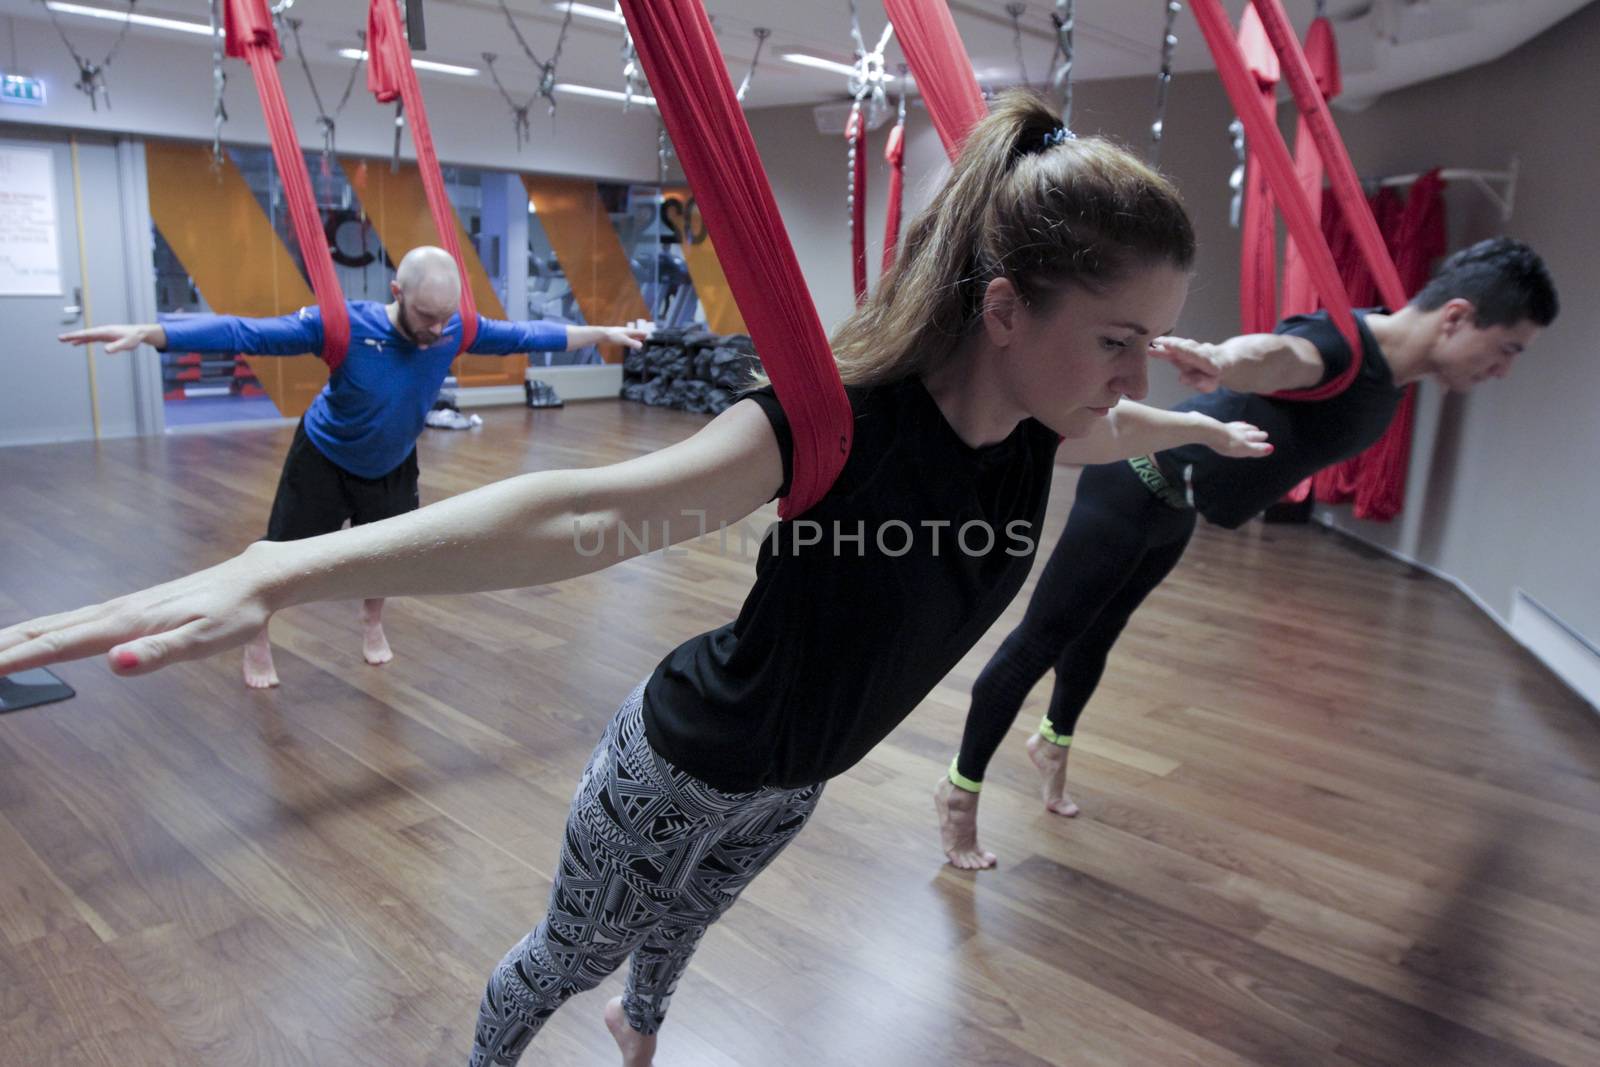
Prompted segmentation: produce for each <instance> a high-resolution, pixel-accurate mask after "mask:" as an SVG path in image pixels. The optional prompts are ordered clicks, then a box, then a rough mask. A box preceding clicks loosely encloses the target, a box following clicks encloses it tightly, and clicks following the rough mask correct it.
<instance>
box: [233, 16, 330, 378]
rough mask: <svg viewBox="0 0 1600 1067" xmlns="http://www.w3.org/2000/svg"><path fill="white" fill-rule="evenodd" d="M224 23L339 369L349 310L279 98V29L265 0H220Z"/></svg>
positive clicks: (325, 345)
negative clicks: (245, 69)
mask: <svg viewBox="0 0 1600 1067" xmlns="http://www.w3.org/2000/svg"><path fill="white" fill-rule="evenodd" d="M223 23H224V27H225V32H226V38H225V45H226V50H227V54H228V55H229V56H232V57H233V58H235V59H243V60H244V61H245V62H246V63H248V64H250V70H251V72H252V74H254V79H253V80H254V81H255V86H256V95H257V96H259V97H260V98H261V113H262V115H263V117H264V118H265V120H266V124H267V137H268V139H269V140H270V141H271V142H272V158H273V160H274V162H276V164H277V167H278V176H279V178H280V179H282V181H283V198H284V202H285V203H286V204H288V206H289V221H290V224H291V225H292V226H293V228H294V238H295V243H296V244H298V245H299V246H300V258H301V259H302V260H303V261H304V262H305V265H306V274H307V275H308V276H309V278H310V281H311V291H312V292H313V293H315V294H316V297H317V307H318V308H319V309H320V310H321V312H322V352H321V356H322V360H323V362H325V363H326V364H327V365H328V370H329V372H330V373H332V372H333V371H336V370H338V369H339V365H340V364H342V363H343V362H344V357H345V353H347V352H348V351H349V350H350V311H349V308H347V307H346V306H345V302H344V292H343V291H342V290H341V289H340V288H339V278H338V275H336V274H335V273H334V271H333V258H332V257H331V256H330V255H329V253H328V240H327V236H326V235H325V234H324V233H323V229H322V213H321V212H320V211H318V210H317V198H316V194H314V193H313V192H312V191H311V175H310V173H308V172H307V171H306V157H305V155H304V153H302V152H301V151H300V141H299V138H298V137H297V136H296V134H295V130H294V119H293V117H292V116H291V115H290V114H289V104H288V101H287V100H285V99H284V95H283V83H282V82H281V81H280V80H279V79H278V67H277V61H278V60H280V59H282V58H283V49H282V47H280V46H279V44H278V35H277V34H276V33H274V32H273V29H272V16H271V15H270V14H268V12H267V5H266V3H265V0H225V3H224V6H223Z"/></svg>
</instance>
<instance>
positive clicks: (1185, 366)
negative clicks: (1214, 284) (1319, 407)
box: [1150, 333, 1326, 393]
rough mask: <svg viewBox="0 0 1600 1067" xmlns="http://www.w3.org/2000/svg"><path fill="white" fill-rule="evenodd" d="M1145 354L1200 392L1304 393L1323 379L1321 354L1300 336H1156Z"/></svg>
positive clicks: (1270, 334)
mask: <svg viewBox="0 0 1600 1067" xmlns="http://www.w3.org/2000/svg"><path fill="white" fill-rule="evenodd" d="M1150 354H1151V355H1152V356H1154V357H1155V358H1157V359H1164V360H1166V361H1167V362H1168V363H1171V364H1172V365H1173V366H1174V367H1177V368H1178V376H1179V377H1180V378H1181V379H1182V380H1183V384H1184V385H1186V386H1188V387H1189V388H1191V389H1195V390H1198V391H1199V392H1202V393H1209V392H1212V391H1213V390H1215V389H1217V388H1219V387H1221V388H1225V389H1232V390H1233V391H1234V392H1237V393H1276V392H1278V391H1279V390H1283V389H1305V388H1308V387H1310V386H1313V385H1316V384H1317V383H1318V382H1319V381H1321V380H1322V376H1323V373H1324V371H1325V370H1326V368H1325V366H1324V364H1323V362H1322V353H1320V352H1318V351H1317V346H1316V345H1314V344H1312V343H1311V342H1310V341H1308V340H1306V339H1305V338H1304V337H1291V336H1289V335H1287V334H1276V333H1248V334H1242V335H1240V336H1238V337H1230V338H1228V340H1226V341H1223V342H1222V343H1221V344H1208V343H1206V342H1204V341H1191V340H1188V339H1187V338H1183V337H1158V338H1156V340H1155V342H1154V343H1152V344H1151V346H1150Z"/></svg>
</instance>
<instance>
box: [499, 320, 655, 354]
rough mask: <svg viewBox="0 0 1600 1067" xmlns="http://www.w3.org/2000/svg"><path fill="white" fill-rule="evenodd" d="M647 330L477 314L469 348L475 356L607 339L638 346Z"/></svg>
mask: <svg viewBox="0 0 1600 1067" xmlns="http://www.w3.org/2000/svg"><path fill="white" fill-rule="evenodd" d="M648 336H650V331H649V330H637V329H634V328H632V327H628V326H569V325H567V324H565V323H560V322H545V321H544V320H542V319H525V320H522V321H520V322H507V321H505V320H504V319H491V318H486V317H484V316H481V315H480V316H479V317H478V335H477V337H475V338H474V339H473V341H472V347H471V349H469V351H471V352H472V353H473V354H474V355H479V356H508V355H512V354H513V353H517V352H568V351H571V350H572V349H574V348H584V347H586V346H588V345H597V344H602V343H609V344H615V345H624V346H626V347H628V348H639V347H641V346H642V345H643V344H644V339H645V338H646V337H648Z"/></svg>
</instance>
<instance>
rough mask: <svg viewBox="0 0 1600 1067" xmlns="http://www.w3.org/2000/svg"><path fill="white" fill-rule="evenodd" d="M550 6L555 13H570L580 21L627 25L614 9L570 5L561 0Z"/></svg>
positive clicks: (589, 5) (565, 0)
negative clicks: (589, 20) (587, 20)
mask: <svg viewBox="0 0 1600 1067" xmlns="http://www.w3.org/2000/svg"><path fill="white" fill-rule="evenodd" d="M550 6H551V7H553V8H555V9H556V10H557V11H570V12H572V13H573V14H574V15H577V16H578V17H579V18H581V19H594V20H596V21H598V22H610V23H614V24H616V25H618V26H622V25H625V24H626V23H627V19H625V18H623V17H622V13H621V12H620V11H617V10H616V9H615V8H609V7H595V6H594V5H593V4H579V3H570V2H568V0H562V2H561V3H557V4H551V5H550Z"/></svg>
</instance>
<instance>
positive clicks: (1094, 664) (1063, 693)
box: [935, 238, 1557, 869]
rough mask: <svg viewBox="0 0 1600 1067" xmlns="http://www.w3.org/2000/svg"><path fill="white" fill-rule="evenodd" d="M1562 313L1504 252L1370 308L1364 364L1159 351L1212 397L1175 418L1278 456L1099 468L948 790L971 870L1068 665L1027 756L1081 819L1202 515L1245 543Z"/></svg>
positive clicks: (1142, 461)
mask: <svg viewBox="0 0 1600 1067" xmlns="http://www.w3.org/2000/svg"><path fill="white" fill-rule="evenodd" d="M1556 311H1557V300H1556V293H1555V288H1554V285H1553V284H1552V282H1551V280H1550V275H1549V273H1548V272H1547V271H1546V269H1545V266H1544V263H1543V262H1542V261H1541V260H1540V258H1539V256H1538V255H1537V254H1536V253H1535V252H1534V251H1533V250H1532V249H1530V248H1528V247H1527V246H1526V245H1523V244H1521V243H1519V242H1516V241H1512V240H1508V239H1505V238H1496V239H1493V240H1488V241H1483V242H1480V243H1478V244H1476V245H1473V246H1472V247H1470V248H1467V249H1464V250H1462V251H1460V252H1458V253H1456V254H1455V255H1453V256H1451V257H1450V258H1449V259H1447V260H1446V261H1445V262H1444V263H1443V264H1442V265H1441V266H1440V268H1439V270H1438V271H1437V272H1436V273H1435V275H1434V277H1433V279H1432V280H1431V281H1429V283H1428V285H1427V286H1425V287H1424V288H1423V289H1422V291H1421V292H1419V293H1418V294H1417V295H1416V296H1415V297H1414V298H1413V299H1412V300H1411V302H1410V303H1409V304H1407V305H1406V306H1405V307H1403V308H1401V309H1400V310H1399V311H1395V312H1391V311H1389V310H1387V309H1384V308H1378V309H1372V310H1367V311H1358V312H1357V313H1356V320H1357V327H1358V333H1359V335H1360V338H1361V347H1362V351H1361V353H1360V355H1359V357H1357V356H1355V355H1354V354H1353V353H1352V352H1351V351H1350V346H1349V344H1348V343H1346V341H1345V339H1344V336H1343V335H1342V334H1341V333H1340V332H1339V330H1338V329H1337V328H1335V326H1334V324H1333V323H1332V322H1331V321H1330V319H1329V317H1328V314H1327V313H1326V312H1318V313H1317V314H1315V315H1301V316H1295V317H1294V318H1290V319H1287V320H1285V321H1284V322H1282V323H1280V324H1279V325H1278V328H1277V329H1276V331H1274V332H1273V333H1270V334H1249V335H1245V336H1240V337H1234V338H1231V339H1230V340H1227V341H1224V342H1222V343H1221V344H1202V343H1198V342H1195V341H1189V340H1184V339H1181V338H1175V337H1166V338H1162V339H1160V341H1159V348H1156V349H1153V350H1152V354H1154V355H1158V356H1162V357H1163V358H1166V359H1168V360H1169V361H1170V362H1172V363H1173V364H1174V365H1176V366H1177V367H1178V370H1179V374H1180V376H1181V377H1182V379H1183V381H1184V384H1186V385H1188V386H1190V387H1191V388H1195V389H1199V390H1201V391H1202V393H1201V395H1199V396H1195V397H1192V398H1190V399H1189V400H1187V401H1185V402H1184V403H1182V404H1180V405H1178V407H1177V409H1176V410H1179V411H1198V412H1202V413H1204V414H1207V415H1210V416H1211V417H1212V418H1214V419H1217V420H1219V421H1221V422H1233V421H1242V422H1248V423H1251V424H1254V425H1255V426H1258V427H1260V428H1261V429H1262V430H1264V431H1266V433H1267V435H1268V438H1269V439H1270V440H1271V441H1272V444H1273V451H1272V454H1271V455H1269V456H1267V457H1265V458H1262V459H1252V460H1250V461H1249V462H1241V461H1239V460H1235V459H1229V458H1227V457H1225V456H1221V455H1218V454H1217V453H1215V452H1211V451H1208V450H1206V449H1204V448H1193V447H1189V446H1183V447H1179V448H1171V449H1167V450H1165V451H1161V452H1155V453H1152V454H1151V455H1148V456H1139V457H1136V458H1135V459H1133V460H1130V461H1128V462H1125V463H1109V464H1104V465H1101V466H1090V467H1086V468H1085V469H1084V472H1083V474H1082V476H1081V477H1080V479H1079V481H1078V489H1077V498H1076V500H1075V501H1074V502H1073V507H1072V513H1071V515H1070V516H1069V517H1068V519H1067V525H1066V529H1065V530H1063V532H1062V534H1061V539H1060V540H1059V541H1058V542H1057V544H1056V547H1055V550H1054V551H1053V552H1052V554H1051V556H1050V560H1049V562H1048V563H1047V565H1046V566H1045V570H1044V573H1043V574H1042V575H1041V577H1040V579H1039V584H1038V587H1037V588H1036V589H1035V591H1034V594H1033V599H1032V600H1031V601H1030V602H1029V604H1028V610H1027V613H1026V614H1025V615H1024V617H1023V620H1022V624H1021V625H1020V626H1018V627H1017V629H1016V630H1014V631H1013V632H1012V633H1011V634H1010V636H1008V637H1007V638H1006V640H1005V642H1004V644H1002V645H1001V647H1000V650H999V651H998V652H997V653H995V656H994V658H993V659H991V660H990V661H989V663H988V665H987V666H986V667H985V668H984V670H983V672H982V673H981V674H980V675H979V676H978V680H977V682H976V684H975V685H974V686H973V690H972V707H971V710H970V711H969V712H968V714H967V724H966V729H965V731H964V733H963V735H962V739H961V750H960V753H959V754H958V755H957V756H956V758H955V759H954V760H953V761H952V762H951V765H950V771H949V774H948V775H947V776H946V778H945V779H944V780H943V781H941V782H940V783H939V787H938V789H937V791H936V793H935V805H936V807H937V810H938V813H939V823H940V834H941V837H942V838H943V845H944V851H945V855H946V857H947V858H948V859H949V861H950V862H951V863H952V864H954V865H955V866H957V867H962V868H967V869H978V868H984V867H991V866H993V865H994V863H995V857H994V854H993V853H990V852H987V851H985V850H983V849H982V848H980V847H979V845H978V839H977V807H978V790H979V789H980V788H981V786H982V779H983V774H984V771H985V770H986V769H987V767H988V763H989V760H990V759H991V758H992V757H993V756H994V753H995V751H996V750H997V749H998V748H999V747H1000V742H1001V740H1002V739H1003V738H1004V736H1005V734H1006V731H1007V730H1009V729H1010V728H1011V724H1012V722H1013V721H1015V719H1016V716H1017V712H1018V711H1020V710H1021V708H1022V702H1023V700H1024V699H1025V698H1026V697H1027V695H1028V692H1029V690H1031V689H1032V688H1033V686H1034V684H1035V683H1036V682H1037V681H1038V680H1039V679H1040V678H1041V677H1042V676H1043V675H1044V673H1045V672H1046V671H1047V670H1049V669H1050V667H1051V666H1052V665H1053V666H1054V667H1055V671H1056V683H1055V689H1054V692H1053V693H1052V695H1051V700H1050V708H1049V711H1048V712H1047V713H1046V714H1045V716H1044V719H1043V721H1042V722H1041V723H1040V725H1039V729H1038V731H1037V732H1036V733H1034V735H1033V736H1032V737H1030V738H1029V739H1028V755H1029V758H1030V759H1031V761H1032V762H1033V764H1034V766H1035V767H1036V768H1037V770H1038V771H1039V774H1040V778H1041V790H1042V793H1043V799H1044V804H1045V808H1046V809H1047V810H1049V811H1051V812H1053V813H1055V814H1057V815H1076V814H1077V813H1078V807H1077V805H1076V804H1074V803H1073V802H1072V800H1071V798H1069V797H1068V796H1067V795H1066V791H1065V787H1066V770H1067V753H1068V746H1069V745H1070V744H1071V743H1072V733H1073V730H1074V728H1075V726H1076V724H1077V720H1078V716H1079V715H1080V714H1081V713H1082V712H1083V709H1084V706H1085V705H1086V704H1087V703H1088V702H1089V698H1090V697H1091V696H1092V695H1093V693H1094V690H1095V688H1096V686H1097V685H1098V684H1099V682H1100V676H1101V674H1102V673H1103V672H1104V670H1105V664H1106V657H1107V655H1108V654H1109V653H1110V651H1111V647H1112V645H1113V644H1115V642H1116V639H1117V637H1118V636H1119V635H1120V634H1121V632H1122V628H1123V627H1124V626H1125V625H1126V624H1127V622H1128V619H1129V618H1130V617H1131V616H1132V614H1133V612H1134V611H1135V610H1137V609H1138V607H1139V605H1140V604H1141V603H1143V602H1144V599H1145V597H1147V596H1149V595H1150V593H1151V592H1153V591H1154V590H1155V588H1156V587H1157V586H1158V585H1160V584H1161V582H1162V581H1163V580H1164V579H1165V578H1166V576H1167V575H1168V574H1169V573H1171V571H1172V569H1173V567H1175V566H1176V565H1177V563H1178V560H1179V559H1181V558H1182V557H1183V552H1184V549H1185V548H1186V547H1187V546H1188V543H1189V538H1190V536H1191V535H1192V534H1193V532H1194V527H1195V522H1196V518H1197V516H1204V517H1205V518H1206V520H1207V521H1209V522H1212V523H1214V524H1216V525H1218V526H1222V527H1226V528H1228V529H1233V528H1235V527H1238V526H1240V525H1243V524H1244V523H1245V522H1246V521H1248V520H1249V519H1251V518H1252V517H1254V516H1255V515H1258V514H1260V513H1261V512H1262V511H1264V510H1265V509H1266V508H1267V507H1268V506H1269V505H1271V504H1272V503H1273V502H1275V501H1277V500H1279V499H1280V498H1282V496H1283V495H1284V494H1285V493H1286V492H1288V491H1289V490H1290V489H1291V488H1293V487H1294V486H1295V485H1297V484H1299V483H1300V482H1301V481H1302V480H1303V479H1305V478H1307V477H1309V476H1311V475H1312V474H1314V473H1316V472H1317V471H1319V470H1321V469H1322V468H1324V467H1327V466H1331V465H1332V464H1334V463H1338V462H1340V461H1342V460H1345V459H1348V458H1349V457H1351V456H1354V455H1356V454H1357V453H1359V452H1361V451H1363V450H1364V449H1366V448H1367V447H1369V446H1370V445H1372V444H1373V443H1374V442H1375V441H1377V440H1378V438H1379V437H1381V436H1382V435H1383V432H1384V430H1385V429H1386V428H1387V427H1388V425H1389V420H1390V419H1391V418H1392V417H1393V415H1394V412H1395V408H1396V407H1397V405H1398V404H1399V402H1400V397H1401V387H1402V386H1404V385H1406V384H1408V383H1410V382H1414V381H1418V380H1420V379H1422V378H1432V379H1434V380H1435V381H1437V382H1438V383H1439V384H1440V385H1443V386H1444V387H1445V388H1447V389H1451V390H1455V391H1466V390H1468V389H1471V388H1472V387H1473V386H1475V385H1477V384H1479V383H1481V382H1483V381H1486V380H1488V379H1490V378H1503V377H1505V376H1506V375H1507V374H1509V373H1510V371H1511V367H1512V365H1513V363H1514V362H1515V361H1516V358H1517V356H1518V355H1520V354H1521V353H1522V351H1523V350H1524V349H1525V348H1526V347H1527V346H1528V345H1529V344H1530V343H1532V341H1533V339H1534V337H1535V336H1536V335H1537V334H1538V333H1539V331H1540V330H1541V329H1542V328H1543V327H1545V326H1548V325H1549V324H1550V323H1551V321H1553V320H1554V319H1555V316H1556ZM1353 358H1359V359H1360V366H1359V368H1358V369H1357V371H1356V372H1355V374H1354V377H1353V378H1352V379H1351V380H1350V381H1349V383H1348V384H1347V385H1346V386H1345V387H1344V388H1343V390H1342V391H1339V392H1337V394H1336V395H1333V396H1327V397H1325V398H1324V399H1316V400H1306V399H1303V398H1296V397H1294V396H1292V395H1281V396H1280V395H1273V394H1281V393H1289V392H1291V391H1297V390H1319V391H1322V392H1325V391H1326V390H1322V389H1321V387H1323V386H1325V385H1327V383H1330V382H1334V381H1337V380H1339V378H1340V376H1341V374H1342V373H1343V372H1344V371H1345V370H1346V369H1347V368H1348V367H1349V365H1350V361H1351V360H1352V359H1353Z"/></svg>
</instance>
